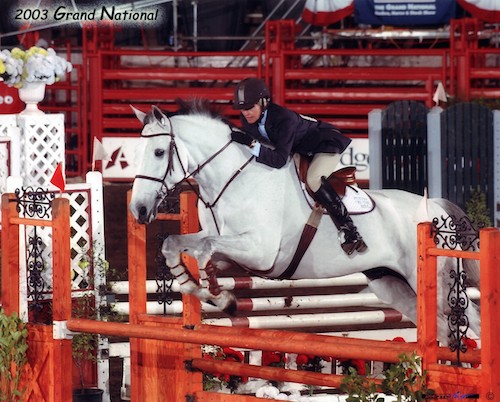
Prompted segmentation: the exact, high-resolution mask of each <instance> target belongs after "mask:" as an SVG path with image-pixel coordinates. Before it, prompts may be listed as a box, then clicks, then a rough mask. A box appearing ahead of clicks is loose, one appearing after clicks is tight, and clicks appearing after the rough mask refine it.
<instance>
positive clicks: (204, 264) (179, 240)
mask: <svg viewBox="0 0 500 402" xmlns="http://www.w3.org/2000/svg"><path fill="white" fill-rule="evenodd" d="M246 237H247V236H245V235H234V236H206V237H204V236H203V234H202V233H201V232H200V233H196V234H188V235H180V236H175V235H174V236H169V237H168V238H167V239H166V240H165V241H164V243H163V247H162V253H163V255H164V256H165V258H166V264H167V266H168V267H171V268H170V270H171V272H172V274H173V275H174V276H175V277H176V279H177V280H178V281H179V284H181V292H183V293H192V294H194V295H195V296H196V297H198V298H199V299H200V300H202V301H206V302H210V303H212V304H214V305H216V306H217V307H218V308H220V309H221V310H223V311H225V312H227V313H229V314H232V313H234V312H235V311H236V299H235V297H234V295H233V294H232V293H231V292H229V291H226V290H223V291H220V290H219V289H218V288H217V285H216V283H215V282H214V281H215V280H216V279H215V278H214V275H215V272H214V269H215V268H214V267H213V266H212V264H211V259H212V256H213V255H214V254H215V253H218V254H221V255H223V256H225V257H226V258H228V259H230V260H235V261H240V262H241V261H244V262H245V261H247V260H248V261H251V259H252V258H255V253H254V250H253V248H254V247H252V246H246V245H247V244H251V245H253V246H255V242H251V241H249V240H248V239H246ZM181 253H186V254H189V255H191V256H192V257H194V258H195V259H196V260H197V262H198V269H199V273H200V283H199V285H200V286H198V284H196V283H195V282H194V281H193V280H192V279H191V278H190V275H189V273H188V272H186V270H185V268H184V267H183V265H182V264H181V259H180V258H181V257H180V254H181Z"/></svg>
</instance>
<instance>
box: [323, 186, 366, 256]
mask: <svg viewBox="0 0 500 402" xmlns="http://www.w3.org/2000/svg"><path fill="white" fill-rule="evenodd" d="M321 181H322V184H321V187H320V188H319V189H318V191H316V192H315V193H314V199H315V200H316V201H317V202H318V203H320V204H321V206H323V208H325V209H326V210H327V212H328V213H329V214H330V217H331V218H332V221H333V223H334V224H335V226H336V227H337V229H338V230H339V232H344V243H342V245H341V246H342V249H343V250H344V251H345V252H346V253H347V254H348V255H351V254H352V253H353V252H354V251H358V252H361V251H365V250H366V249H367V248H368V246H367V245H366V243H365V242H364V240H363V238H362V237H361V235H360V234H359V233H358V229H357V228H356V226H354V222H353V221H352V219H351V217H350V216H349V213H348V212H347V208H346V207H345V205H344V203H343V202H342V200H341V199H340V197H339V195H338V194H337V192H336V191H335V190H334V189H333V187H332V186H331V185H330V183H328V181H327V180H326V179H325V178H324V177H323V178H322V179H321Z"/></svg>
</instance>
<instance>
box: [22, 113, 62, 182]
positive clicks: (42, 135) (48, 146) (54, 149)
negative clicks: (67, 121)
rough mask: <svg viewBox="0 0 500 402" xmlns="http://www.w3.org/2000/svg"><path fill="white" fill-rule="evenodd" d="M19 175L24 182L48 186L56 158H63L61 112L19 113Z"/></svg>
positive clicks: (59, 160) (58, 160) (59, 159)
mask: <svg viewBox="0 0 500 402" xmlns="http://www.w3.org/2000/svg"><path fill="white" fill-rule="evenodd" d="M18 125H19V128H20V129H21V133H22V135H21V172H20V173H21V177H22V178H23V185H24V186H33V187H49V183H50V179H51V178H52V175H53V174H54V171H55V169H56V167H57V165H58V163H59V162H64V157H65V146H64V115H63V114H44V115H43V116H19V118H18Z"/></svg>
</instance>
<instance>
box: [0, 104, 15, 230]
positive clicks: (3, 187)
mask: <svg viewBox="0 0 500 402" xmlns="http://www.w3.org/2000/svg"><path fill="white" fill-rule="evenodd" d="M16 117H17V115H15V114H3V115H0V194H3V193H4V192H5V191H7V178H8V177H9V176H10V175H18V174H19V160H20V155H19V140H20V138H19V129H18V127H17V120H16ZM0 206H1V200H0ZM1 223H2V217H1V216H0V225H1ZM0 228H1V226H0Z"/></svg>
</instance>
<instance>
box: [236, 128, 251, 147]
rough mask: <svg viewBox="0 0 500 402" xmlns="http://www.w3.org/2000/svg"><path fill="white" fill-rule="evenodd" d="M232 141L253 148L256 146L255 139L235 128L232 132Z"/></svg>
mask: <svg viewBox="0 0 500 402" xmlns="http://www.w3.org/2000/svg"><path fill="white" fill-rule="evenodd" d="M231 139H232V140H233V141H235V142H238V143H240V144H243V145H247V146H249V147H251V146H252V145H253V144H254V139H253V137H252V136H251V135H250V134H248V133H246V132H245V131H243V130H240V129H238V128H233V129H232V131H231Z"/></svg>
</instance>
